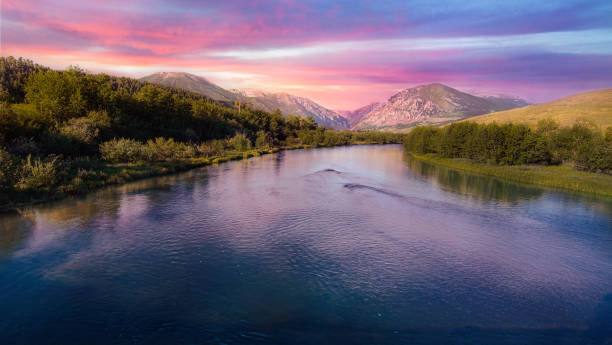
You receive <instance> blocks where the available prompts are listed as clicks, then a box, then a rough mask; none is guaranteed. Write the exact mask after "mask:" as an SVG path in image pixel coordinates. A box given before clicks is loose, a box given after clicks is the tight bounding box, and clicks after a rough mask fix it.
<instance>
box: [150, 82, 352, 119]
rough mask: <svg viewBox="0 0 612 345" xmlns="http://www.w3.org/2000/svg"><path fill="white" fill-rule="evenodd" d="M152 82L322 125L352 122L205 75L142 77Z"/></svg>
mask: <svg viewBox="0 0 612 345" xmlns="http://www.w3.org/2000/svg"><path fill="white" fill-rule="evenodd" d="M141 80H144V81H148V82H151V83H158V84H164V85H169V86H173V87H178V88H182V89H185V90H189V91H193V92H197V93H200V94H203V95H205V96H208V97H210V98H212V99H215V100H219V101H224V102H231V103H233V102H235V101H236V100H238V99H240V101H241V102H245V103H248V104H249V106H250V107H252V108H253V109H259V110H264V111H268V112H273V111H274V110H276V109H279V110H280V111H281V113H283V115H285V116H286V115H289V114H291V115H299V116H303V117H306V116H312V117H313V118H314V120H315V121H316V122H317V123H318V124H320V125H323V126H326V127H332V128H336V129H348V128H349V122H348V120H347V119H345V118H343V117H342V116H340V114H338V113H336V112H334V111H331V110H329V109H327V108H325V107H323V106H321V105H319V104H317V103H315V102H314V101H312V100H310V99H308V98H304V97H298V96H293V95H290V94H287V93H270V92H263V91H258V90H251V89H248V90H231V91H230V90H226V89H224V88H222V87H220V86H218V85H215V84H213V83H211V82H209V81H208V80H206V79H205V78H202V77H199V76H196V75H193V74H189V73H184V72H160V73H155V74H152V75H150V76H146V77H144V78H141Z"/></svg>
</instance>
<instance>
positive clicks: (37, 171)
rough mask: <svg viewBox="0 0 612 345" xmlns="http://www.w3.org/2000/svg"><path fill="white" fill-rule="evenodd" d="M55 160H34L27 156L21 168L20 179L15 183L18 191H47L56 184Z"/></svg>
mask: <svg viewBox="0 0 612 345" xmlns="http://www.w3.org/2000/svg"><path fill="white" fill-rule="evenodd" d="M56 162H57V158H53V159H51V160H50V161H46V162H44V161H41V160H40V158H37V159H35V160H33V159H32V156H31V155H29V156H28V158H27V159H26V160H25V161H24V163H23V165H22V167H21V178H20V179H19V182H18V183H17V188H18V189H20V190H49V189H51V188H52V187H53V185H55V183H56V182H57V168H56Z"/></svg>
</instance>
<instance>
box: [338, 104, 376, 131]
mask: <svg viewBox="0 0 612 345" xmlns="http://www.w3.org/2000/svg"><path fill="white" fill-rule="evenodd" d="M379 105H380V103H379V102H374V103H370V104H368V105H366V106H363V107H361V108H359V109H355V110H352V111H351V110H336V112H337V113H338V114H340V115H342V116H343V117H344V118H346V119H347V120H348V121H349V125H350V126H351V127H353V126H355V125H356V124H357V123H358V122H359V121H361V119H363V118H364V117H365V116H367V115H368V114H369V113H371V112H372V110H374V109H375V108H376V107H378V106H379Z"/></svg>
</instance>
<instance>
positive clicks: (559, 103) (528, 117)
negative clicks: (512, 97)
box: [465, 89, 612, 129]
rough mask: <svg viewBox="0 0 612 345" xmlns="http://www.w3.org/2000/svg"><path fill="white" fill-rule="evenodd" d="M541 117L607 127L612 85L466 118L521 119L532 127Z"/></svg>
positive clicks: (611, 114)
mask: <svg viewBox="0 0 612 345" xmlns="http://www.w3.org/2000/svg"><path fill="white" fill-rule="evenodd" d="M543 119H552V120H554V121H556V122H558V123H559V124H560V125H561V126H571V125H573V124H574V122H576V120H581V119H585V120H588V121H591V122H593V123H595V124H596V125H597V126H599V127H601V128H602V129H604V128H607V127H610V126H612V89H605V90H598V91H590V92H585V93H580V94H577V95H572V96H568V97H564V98H561V99H558V100H556V101H552V102H548V103H542V104H534V105H530V106H527V107H522V108H516V109H511V110H505V111H499V112H495V113H491V114H486V115H480V116H475V117H471V118H469V119H468V120H465V121H474V122H478V123H491V122H497V123H507V122H512V123H524V124H526V125H529V126H533V127H535V125H536V124H537V123H538V121H540V120H543Z"/></svg>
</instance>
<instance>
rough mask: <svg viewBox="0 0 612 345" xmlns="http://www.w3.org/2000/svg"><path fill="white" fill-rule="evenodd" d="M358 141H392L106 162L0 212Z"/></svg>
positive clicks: (3, 206)
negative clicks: (70, 185) (63, 187)
mask: <svg viewBox="0 0 612 345" xmlns="http://www.w3.org/2000/svg"><path fill="white" fill-rule="evenodd" d="M359 145H392V144H391V143H389V144H380V143H367V142H356V143H352V144H350V145H339V146H316V145H304V144H298V145H291V146H283V147H272V148H267V149H252V150H247V151H228V152H227V153H226V154H222V155H217V156H211V157H206V158H204V157H201V158H188V159H183V160H174V161H157V162H140V163H110V162H109V163H107V164H105V165H104V168H103V170H104V172H105V173H107V174H108V176H107V177H106V178H105V179H104V180H99V181H96V180H94V181H88V182H89V183H87V188H86V189H85V190H79V191H77V192H72V193H70V192H62V191H55V192H49V194H41V195H39V196H36V197H31V198H30V200H28V201H21V202H15V203H8V204H2V205H0V214H3V213H4V214H6V213H11V212H19V210H20V209H23V208H27V207H32V206H36V205H41V204H45V203H49V202H54V201H58V200H62V199H65V198H67V197H70V196H82V195H86V194H88V193H91V192H94V191H97V190H100V189H102V188H104V187H111V186H119V185H122V184H126V183H129V182H134V181H138V180H144V179H147V178H153V177H160V176H167V175H173V174H178V173H181V172H185V171H189V170H193V169H197V168H203V167H206V166H210V165H213V164H221V163H226V162H230V161H238V160H243V159H249V158H253V157H258V156H263V155H267V154H272V153H278V152H280V151H291V150H305V149H315V148H329V147H341V146H359Z"/></svg>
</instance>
